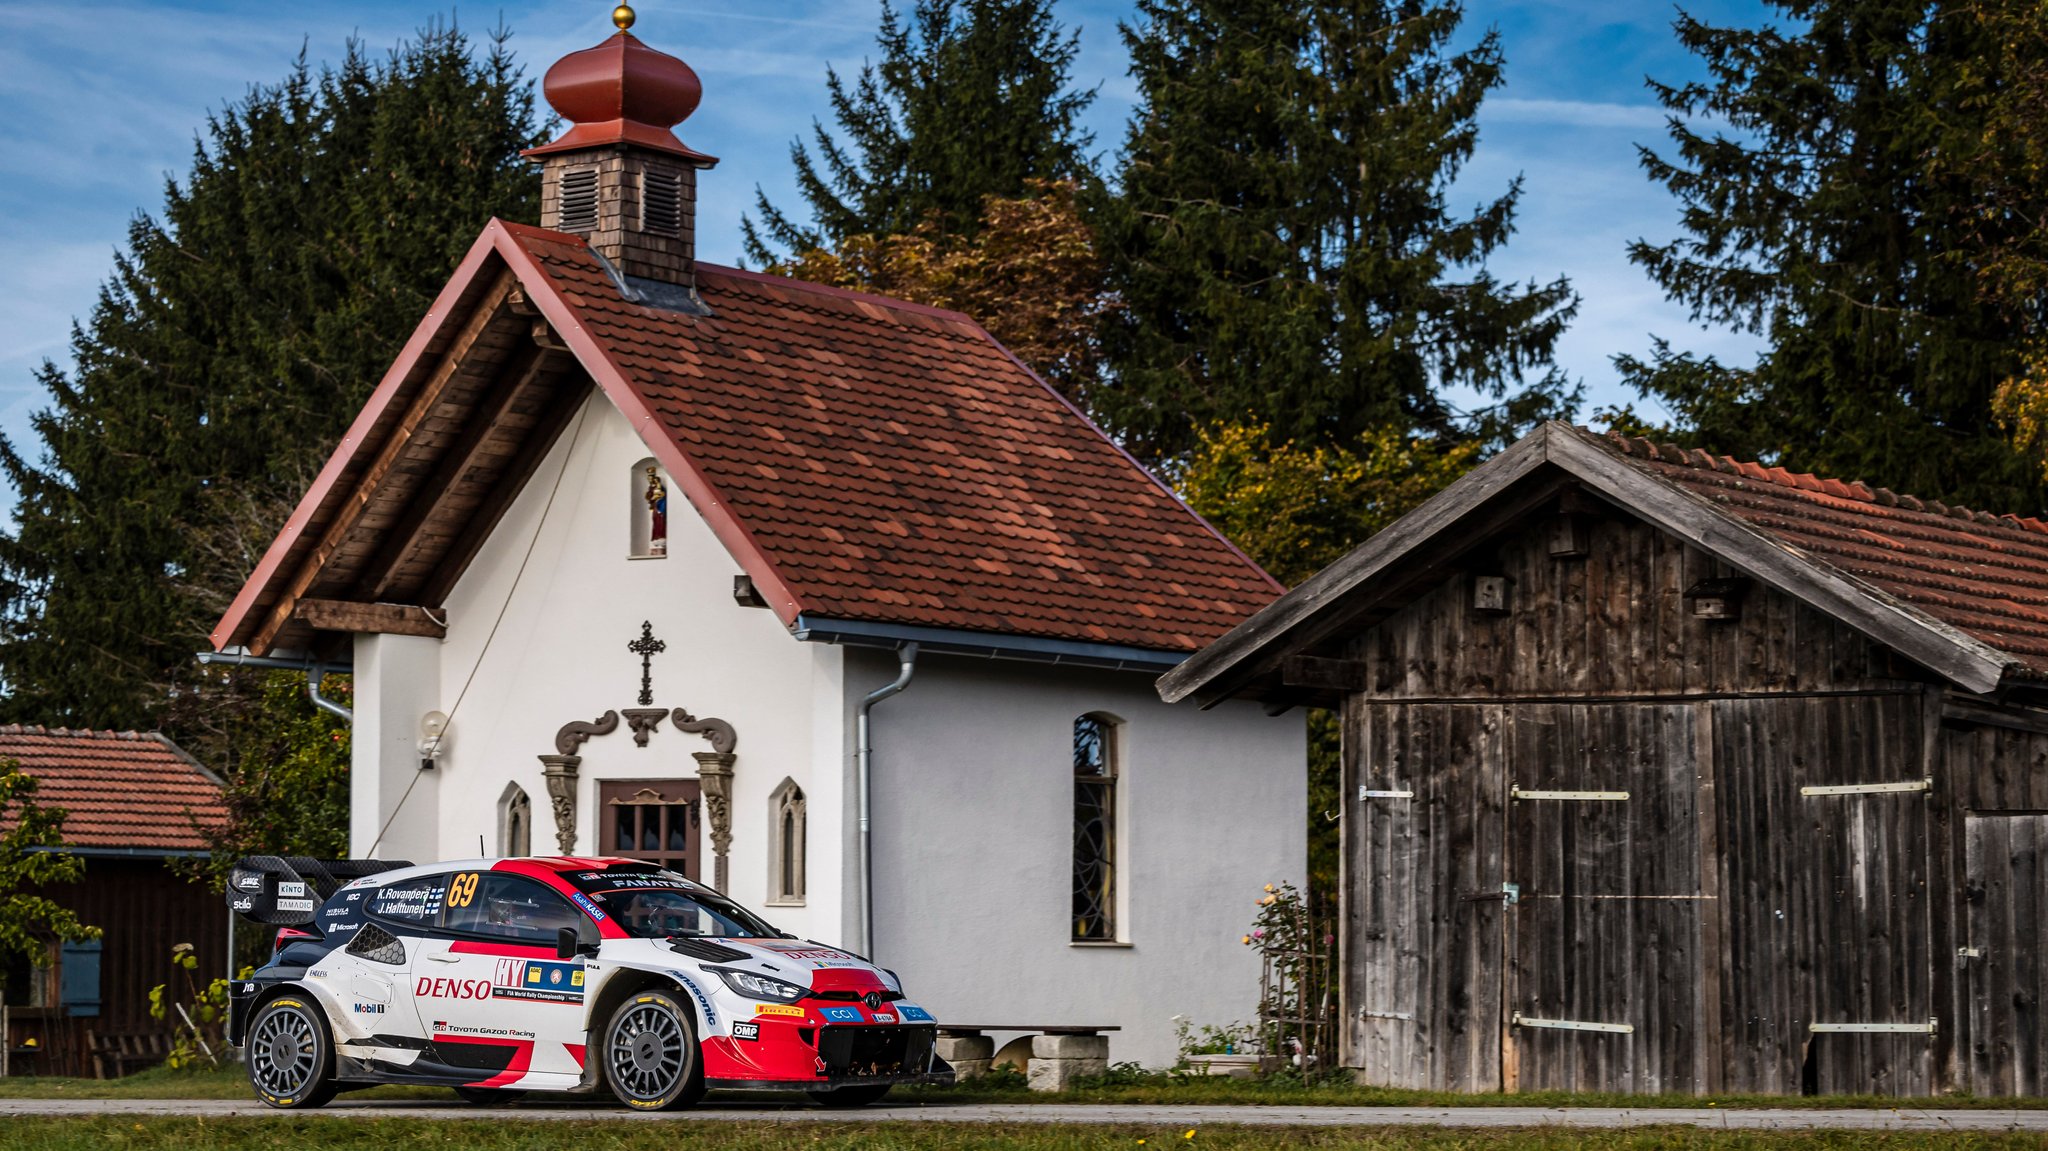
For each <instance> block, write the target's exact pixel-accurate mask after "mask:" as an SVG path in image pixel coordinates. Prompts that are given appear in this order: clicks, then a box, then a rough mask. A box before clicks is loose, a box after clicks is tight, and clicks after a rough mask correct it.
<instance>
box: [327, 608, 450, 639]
mask: <svg viewBox="0 0 2048 1151" xmlns="http://www.w3.org/2000/svg"><path fill="white" fill-rule="evenodd" d="M292 618H293V619H296V620H298V621H300V622H301V623H304V624H306V625H307V626H308V627H312V628H314V629H316V630H319V631H345V632H355V633H358V634H371V635H417V636H426V637H427V638H429V639H446V638H448V618H447V616H446V614H445V613H444V614H442V615H440V616H436V615H435V614H434V613H433V612H430V611H428V610H427V609H426V608H423V607H420V606H419V605H417V604H399V603H348V602H345V601H342V600H333V599H302V600H299V601H298V603H297V604H296V605H295V606H294V607H293V608H292Z"/></svg>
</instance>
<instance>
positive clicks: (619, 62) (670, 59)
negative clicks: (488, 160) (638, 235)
mask: <svg viewBox="0 0 2048 1151" xmlns="http://www.w3.org/2000/svg"><path fill="white" fill-rule="evenodd" d="M612 22H613V23H614V24H617V25H618V28H619V31H618V34H617V35H615V36H613V37H612V38H611V39H609V40H606V41H605V42H604V43H602V44H599V45H597V46H596V47H594V48H585V49H584V50H583V51H581V52H571V53H569V54H568V55H567V56H564V57H562V58H561V59H560V60H557V61H555V66H554V67H552V68H549V69H548V74H547V76H546V78H545V79H543V80H542V81H541V91H542V92H544V93H545V94H546V95H547V98H548V103H549V104H551V105H553V106H554V109H555V111H556V112H559V113H561V115H562V118H563V119H565V120H567V121H569V125H570V127H569V130H568V131H567V132H564V133H562V136H561V138H560V139H558V140H556V141H555V142H554V143H552V144H544V145H542V146H541V147H538V148H532V149H529V150H527V152H526V153H525V154H526V155H528V156H545V155H549V154H551V153H555V152H573V151H577V150H579V149H583V148H602V147H607V146H610V145H615V144H633V145H637V146H639V147H642V148H649V149H652V150H654V151H657V152H667V153H669V154H670V155H673V156H680V157H682V158H683V159H685V160H688V161H690V162H691V163H693V164H695V165H696V166H698V167H700V168H708V167H710V166H711V165H713V164H716V163H718V158H717V157H715V156H706V155H705V154H703V153H702V152H698V151H695V150H693V149H691V148H690V147H688V146H687V145H685V144H684V143H683V142H682V141H681V140H679V139H677V138H676V134H675V131H674V128H675V126H676V125H677V124H680V123H682V122H683V121H684V120H686V119H688V118H689V116H690V113H692V112H694V111H696V110H697V102H698V101H699V100H701V99H702V98H703V95H704V85H703V84H702V83H700V82H699V81H698V79H697V73H696V72H695V71H693V70H691V68H690V66H689V65H688V64H685V63H683V62H682V61H681V60H678V59H676V58H675V57H674V56H671V55H669V54H668V53H666V52H657V51H655V50H654V49H652V48H649V47H648V46H647V45H645V44H642V43H641V42H640V41H639V39H638V38H636V37H635V36H634V35H633V34H632V33H631V32H629V31H627V29H628V28H631V27H632V26H633V10H632V9H631V8H629V7H627V6H626V5H624V4H621V5H619V7H618V8H617V10H615V11H614V12H613V13H612Z"/></svg>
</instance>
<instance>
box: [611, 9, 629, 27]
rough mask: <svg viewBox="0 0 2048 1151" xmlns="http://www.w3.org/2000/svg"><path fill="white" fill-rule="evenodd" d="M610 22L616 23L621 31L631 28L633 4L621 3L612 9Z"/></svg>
mask: <svg viewBox="0 0 2048 1151" xmlns="http://www.w3.org/2000/svg"><path fill="white" fill-rule="evenodd" d="M612 23H613V24H616V25H617V26H618V29H619V31H621V32H624V31H625V30H626V29H628V28H631V27H632V26H633V6H632V5H631V4H621V5H619V6H618V7H617V8H614V9H612Z"/></svg>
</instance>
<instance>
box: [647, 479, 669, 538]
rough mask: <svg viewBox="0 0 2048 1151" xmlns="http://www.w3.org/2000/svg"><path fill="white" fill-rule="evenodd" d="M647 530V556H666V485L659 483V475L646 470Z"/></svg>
mask: <svg viewBox="0 0 2048 1151" xmlns="http://www.w3.org/2000/svg"><path fill="white" fill-rule="evenodd" d="M642 498H644V499H645V500H646V501H647V511H648V520H649V522H648V530H647V554H648V555H651V556H665V555H667V554H668V485H667V484H664V483H662V482H661V473H660V472H657V471H656V470H655V469H653V468H648V469H647V492H646V495H645V496H643V497H642Z"/></svg>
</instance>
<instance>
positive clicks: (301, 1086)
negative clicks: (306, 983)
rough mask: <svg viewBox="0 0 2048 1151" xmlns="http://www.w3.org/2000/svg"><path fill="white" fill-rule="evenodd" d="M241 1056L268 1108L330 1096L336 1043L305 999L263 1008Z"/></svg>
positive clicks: (286, 998)
mask: <svg viewBox="0 0 2048 1151" xmlns="http://www.w3.org/2000/svg"><path fill="white" fill-rule="evenodd" d="M243 1053H244V1054H243V1059H244V1061H245V1062H246V1063H247V1064H248V1067H249V1085H250V1086H251V1087H254V1088H255V1089H256V1097H257V1098H258V1099H261V1100H263V1102H265V1103H267V1104H269V1105H270V1106H272V1107H278V1108H282V1109H285V1110H293V1111H296V1110H299V1109H301V1108H307V1107H318V1106H320V1105H322V1104H324V1103H326V1102H327V1101H328V1100H329V1099H332V1098H334V1076H333V1063H334V1042H333V1040H332V1039H331V1038H330V1037H329V1035H328V1033H327V1019H326V1016H325V1015H324V1014H323V1013H322V1012H321V1010H320V1008H319V1007H318V1006H316V1005H314V1004H313V1003H312V1002H311V1001H309V1000H305V999H300V998H297V997H295V996H290V995H286V996H282V997H280V998H277V999H273V1000H271V1001H270V1002H268V1003H266V1004H264V1005H263V1009H262V1010H261V1011H258V1012H257V1013H256V1018H255V1019H254V1020H252V1021H251V1022H250V1024H249V1042H248V1043H247V1045H246V1046H244V1048H243Z"/></svg>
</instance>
